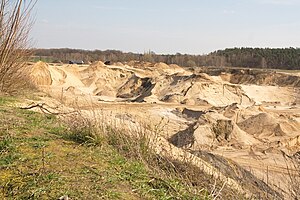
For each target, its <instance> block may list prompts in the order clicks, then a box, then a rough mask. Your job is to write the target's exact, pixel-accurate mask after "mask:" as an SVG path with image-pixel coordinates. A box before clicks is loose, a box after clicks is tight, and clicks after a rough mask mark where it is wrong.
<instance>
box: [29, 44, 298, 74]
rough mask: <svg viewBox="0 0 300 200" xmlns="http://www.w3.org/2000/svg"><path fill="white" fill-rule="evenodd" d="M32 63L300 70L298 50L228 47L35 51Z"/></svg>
mask: <svg viewBox="0 0 300 200" xmlns="http://www.w3.org/2000/svg"><path fill="white" fill-rule="evenodd" d="M33 60H34V61H36V60H42V61H46V62H63V63H67V62H68V61H70V60H73V61H84V62H85V63H89V62H94V61H98V60H101V61H111V62H129V61H132V60H137V61H146V62H164V63H167V64H178V65H180V66H183V67H195V66H217V67H245V68H247V67H249V68H272V69H276V68H277V69H293V70H296V69H300V49H299V48H276V49H272V48H228V49H225V50H218V51H215V52H212V53H209V54H206V55H189V54H180V53H176V54H156V53H154V52H152V51H148V52H145V53H131V52H122V51H118V50H105V51H101V50H81V49H68V48H63V49H34V57H33Z"/></svg>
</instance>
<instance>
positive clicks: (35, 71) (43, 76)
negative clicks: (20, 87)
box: [30, 62, 52, 85]
mask: <svg viewBox="0 0 300 200" xmlns="http://www.w3.org/2000/svg"><path fill="white" fill-rule="evenodd" d="M30 78H31V80H32V82H33V83H34V84H36V85H51V84H52V77H51V73H50V71H49V66H48V65H47V64H46V63H44V62H37V63H35V64H34V65H33V66H32V68H31V73H30Z"/></svg>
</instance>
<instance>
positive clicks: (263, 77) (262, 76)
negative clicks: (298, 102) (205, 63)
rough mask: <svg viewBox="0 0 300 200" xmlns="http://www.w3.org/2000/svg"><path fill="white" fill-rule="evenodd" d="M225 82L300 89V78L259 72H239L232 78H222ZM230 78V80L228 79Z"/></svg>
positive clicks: (231, 74)
mask: <svg viewBox="0 0 300 200" xmlns="http://www.w3.org/2000/svg"><path fill="white" fill-rule="evenodd" d="M222 77H223V78H224V80H226V78H227V80H226V81H229V82H230V83H234V84H253V85H276V86H281V87H286V86H289V87H300V77H299V76H296V75H295V76H294V75H290V74H283V73H276V72H272V73H270V72H265V71H259V70H250V69H248V70H237V73H230V76H227V77H226V76H222ZM228 78H229V79H228Z"/></svg>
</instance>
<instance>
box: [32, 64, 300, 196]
mask: <svg viewBox="0 0 300 200" xmlns="http://www.w3.org/2000/svg"><path fill="white" fill-rule="evenodd" d="M32 68H33V70H32V75H31V77H32V80H33V81H34V82H35V83H36V85H38V86H39V87H40V88H41V89H42V90H43V91H45V92H47V93H48V94H50V95H51V96H52V97H54V98H56V99H57V100H59V101H60V102H64V103H65V104H66V105H68V106H77V107H79V108H81V109H85V110H91V109H92V110H101V112H102V113H103V115H106V116H108V117H109V118H118V119H122V120H124V121H126V120H127V121H137V122H139V123H142V124H147V125H148V126H151V127H152V128H153V129H154V128H157V130H159V134H160V136H162V137H163V138H165V139H166V141H168V142H170V143H171V144H172V145H174V146H176V147H178V148H180V149H183V150H185V151H187V152H192V151H198V150H205V151H208V152H211V153H213V154H216V155H221V156H223V157H225V158H228V159H231V160H233V161H235V162H236V163H238V164H239V165H240V166H242V167H243V168H244V169H246V170H248V171H250V172H251V173H252V174H254V175H255V176H256V177H257V178H258V179H260V180H263V181H264V182H265V183H267V184H268V185H269V186H271V187H272V188H274V189H276V190H278V189H280V190H282V192H283V193H284V194H285V195H287V193H288V186H287V185H288V182H289V173H290V171H288V170H287V163H289V158H290V157H293V156H294V155H295V154H296V153H297V152H299V151H300V105H299V103H300V93H299V89H300V77H299V76H298V74H297V75H296V76H295V73H294V74H289V73H288V72H284V73H276V74H275V75H274V73H270V75H268V74H266V73H265V72H264V73H265V74H264V75H263V76H262V75H260V74H259V72H257V73H256V74H255V75H253V73H252V72H249V73H248V72H244V71H243V70H242V71H241V72H240V74H238V75H236V74H231V73H228V72H226V71H225V72H221V73H219V74H214V75H209V74H210V72H206V73H204V72H203V70H202V71H201V70H200V71H198V72H195V70H194V71H193V72H192V71H188V70H186V69H184V68H181V67H179V66H177V65H170V66H169V65H166V64H164V63H157V64H151V63H143V62H132V63H128V64H120V63H118V64H117V65H110V66H106V65H104V64H103V63H102V62H97V63H94V64H92V65H90V66H77V65H60V66H58V65H57V66H55V65H50V64H46V63H41V62H40V63H36V64H35V65H33V67H32ZM205 70H206V69H205ZM206 71H207V70H206ZM289 76H291V78H289ZM256 78H257V79H256ZM91 105H92V106H91ZM292 173H296V172H292Z"/></svg>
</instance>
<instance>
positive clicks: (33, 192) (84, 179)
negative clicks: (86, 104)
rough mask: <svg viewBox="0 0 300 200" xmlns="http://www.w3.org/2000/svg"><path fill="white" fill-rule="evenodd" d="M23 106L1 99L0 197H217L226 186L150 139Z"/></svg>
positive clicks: (9, 99)
mask: <svg viewBox="0 0 300 200" xmlns="http://www.w3.org/2000/svg"><path fill="white" fill-rule="evenodd" d="M17 101H18V99H16V98H11V97H4V96H0V199H58V198H59V197H61V196H63V195H67V196H68V197H70V198H71V199H72V200H73V199H213V197H214V196H213V195H212V192H211V188H212V187H213V188H215V187H216V188H218V187H219V188H220V187H221V186H222V184H221V186H220V185H219V186H217V185H216V184H214V180H211V177H207V176H206V175H205V174H203V172H201V171H200V170H199V169H195V168H188V167H187V165H186V164H183V163H176V162H175V161H174V162H173V161H170V160H167V159H165V158H162V157H159V156H158V155H155V154H154V153H153V152H152V151H151V150H150V149H149V143H148V140H147V138H146V137H145V134H140V135H139V138H136V137H128V136H125V135H124V134H123V133H122V131H124V130H119V129H115V128H114V127H112V126H105V127H102V128H100V127H99V126H96V125H95V124H94V123H93V121H90V120H86V119H85V118H83V117H82V116H81V115H79V116H77V117H76V118H74V116H71V118H70V119H73V120H72V121H71V122H72V123H70V121H63V120H61V119H59V118H57V117H56V116H53V115H45V114H41V113H36V112H32V111H29V110H21V109H19V108H16V107H14V106H13V105H14V103H16V102H17ZM103 128H105V130H103ZM101 130H102V132H101ZM99 131H100V132H99ZM104 132H105V134H104ZM101 133H102V134H101ZM140 136H143V137H140ZM224 191H227V193H225V194H224V195H223V197H226V195H227V194H228V195H229V196H230V195H235V194H234V193H232V191H231V190H230V189H224ZM231 197H233V196H230V197H229V198H231ZM231 199H232V198H231Z"/></svg>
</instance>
